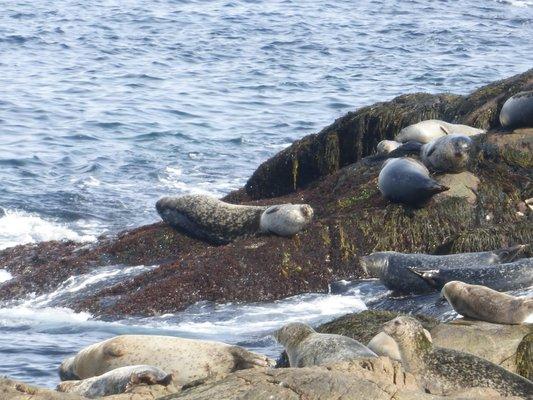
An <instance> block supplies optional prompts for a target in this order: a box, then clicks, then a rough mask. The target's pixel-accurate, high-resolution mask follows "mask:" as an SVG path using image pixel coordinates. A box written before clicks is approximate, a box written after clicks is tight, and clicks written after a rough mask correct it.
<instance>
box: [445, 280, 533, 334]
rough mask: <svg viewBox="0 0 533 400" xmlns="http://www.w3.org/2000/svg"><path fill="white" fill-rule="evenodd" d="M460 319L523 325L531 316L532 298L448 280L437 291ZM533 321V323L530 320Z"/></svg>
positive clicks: (532, 312) (532, 308) (532, 309)
mask: <svg viewBox="0 0 533 400" xmlns="http://www.w3.org/2000/svg"><path fill="white" fill-rule="evenodd" d="M441 293H442V295H443V296H444V297H445V298H446V300H448V302H449V303H450V304H451V306H452V307H453V309H454V310H455V311H456V312H457V313H459V314H461V315H462V316H464V317H468V318H473V319H477V320H480V321H486V322H493V323H495V324H523V323H524V322H526V320H528V319H529V318H531V316H533V298H531V297H529V298H527V297H516V296H511V295H508V294H506V293H500V292H498V291H496V290H492V289H490V288H488V287H485V286H480V285H469V284H468V283H464V282H459V281H451V282H448V283H447V284H446V285H444V287H443V288H442V291H441ZM532 322H533V321H532Z"/></svg>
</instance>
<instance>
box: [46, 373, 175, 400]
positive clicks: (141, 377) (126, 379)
mask: <svg viewBox="0 0 533 400" xmlns="http://www.w3.org/2000/svg"><path fill="white" fill-rule="evenodd" d="M171 382H172V375H171V374H167V373H166V372H165V371H163V370H162V369H160V368H156V367H152V366H150V365H130V366H127V367H121V368H116V369H114V370H111V371H109V372H106V373H105V374H102V375H99V376H95V377H92V378H87V379H83V380H78V381H64V382H61V383H60V384H59V385H57V390H58V391H59V392H66V393H76V394H79V395H82V396H85V397H88V398H90V399H94V398H97V397H102V396H110V395H112V394H121V393H124V392H125V391H126V390H127V389H129V388H130V387H131V386H135V385H139V384H142V383H144V384H147V385H163V386H168V385H169V384H170V383H171Z"/></svg>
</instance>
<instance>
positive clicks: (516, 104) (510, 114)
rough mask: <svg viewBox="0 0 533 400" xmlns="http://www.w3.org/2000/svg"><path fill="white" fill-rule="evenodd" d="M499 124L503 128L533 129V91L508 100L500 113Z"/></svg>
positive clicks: (516, 95) (521, 93)
mask: <svg viewBox="0 0 533 400" xmlns="http://www.w3.org/2000/svg"><path fill="white" fill-rule="evenodd" d="M500 123H501V124H502V126H503V127H504V128H531V127H533V90H529V91H527V92H520V93H517V94H515V95H514V96H512V97H510V98H508V99H507V101H506V102H505V103H504V104H503V107H502V109H501V111H500Z"/></svg>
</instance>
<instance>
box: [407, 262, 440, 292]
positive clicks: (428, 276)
mask: <svg viewBox="0 0 533 400" xmlns="http://www.w3.org/2000/svg"><path fill="white" fill-rule="evenodd" d="M407 270H408V271H409V272H411V273H413V274H415V275H416V276H418V277H419V278H422V279H423V280H424V281H425V282H426V283H427V284H428V285H429V286H430V287H432V288H434V289H435V290H440V289H441V288H442V286H443V285H440V283H439V282H437V280H436V279H434V276H433V275H434V274H437V273H438V272H439V271H438V270H430V271H427V270H426V271H423V270H418V269H416V268H413V267H407Z"/></svg>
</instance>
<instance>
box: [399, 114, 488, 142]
mask: <svg viewBox="0 0 533 400" xmlns="http://www.w3.org/2000/svg"><path fill="white" fill-rule="evenodd" d="M484 132H485V131H484V130H483V129H479V128H474V127H472V126H468V125H461V124H452V123H449V122H445V121H440V120H438V119H428V120H426V121H420V122H418V123H416V124H413V125H409V126H407V127H405V128H403V129H402V130H401V131H400V132H399V133H398V134H397V135H396V138H395V140H396V141H398V142H408V141H410V140H414V141H417V142H421V143H429V142H430V141H432V140H433V139H436V138H438V137H441V136H445V135H449V134H452V133H460V134H462V135H467V136H473V135H479V134H480V133H484Z"/></svg>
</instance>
